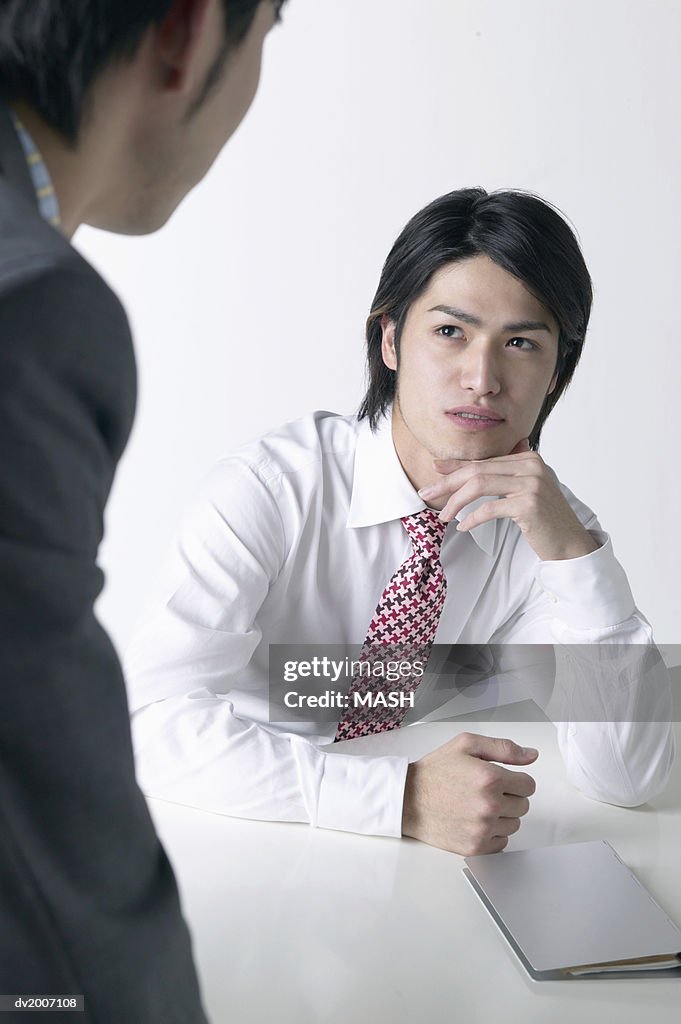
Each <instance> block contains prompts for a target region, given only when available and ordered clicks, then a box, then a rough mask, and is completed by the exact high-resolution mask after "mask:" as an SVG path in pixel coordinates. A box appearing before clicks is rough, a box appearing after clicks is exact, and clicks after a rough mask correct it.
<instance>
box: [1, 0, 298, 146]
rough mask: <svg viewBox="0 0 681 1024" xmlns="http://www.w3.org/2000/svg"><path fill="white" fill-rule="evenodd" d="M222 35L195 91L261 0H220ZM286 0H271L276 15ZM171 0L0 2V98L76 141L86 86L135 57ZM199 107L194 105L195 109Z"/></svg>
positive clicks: (211, 77) (217, 69)
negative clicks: (222, 41)
mask: <svg viewBox="0 0 681 1024" xmlns="http://www.w3.org/2000/svg"><path fill="white" fill-rule="evenodd" d="M222 2H223V5H224V8H225V18H226V25H227V38H226V40H225V44H224V47H223V49H222V51H221V52H220V54H219V55H218V57H217V58H216V60H215V65H214V67H213V68H211V70H210V71H209V73H208V76H207V83H206V84H204V88H203V90H202V92H201V96H200V97H199V101H202V100H203V99H205V97H206V95H207V94H208V92H209V91H210V89H211V88H212V86H213V85H214V84H215V82H216V81H217V80H218V78H219V76H220V73H221V71H222V68H223V66H224V64H225V61H226V58H227V56H228V54H229V52H230V51H231V50H232V49H234V48H236V47H238V45H239V44H240V43H241V42H242V41H243V39H244V38H245V36H246V35H247V34H248V30H249V28H250V27H251V23H252V21H253V18H254V16H255V13H256V10H257V9H258V7H259V5H260V2H261V0H222ZM284 2H285V0H272V3H274V5H275V7H276V10H277V16H279V12H280V10H281V8H282V6H283V4H284ZM172 6H173V0H133V2H131V0H0V96H2V98H3V99H4V100H5V101H7V102H12V101H13V100H23V101H24V102H26V103H28V104H29V105H30V106H31V107H33V109H34V110H35V111H36V112H37V113H38V114H40V115H41V117H42V118H43V119H44V120H45V121H47V123H48V124H50V125H51V126H52V127H53V128H55V129H56V130H57V131H58V132H61V134H62V135H63V136H64V137H65V138H66V139H68V140H69V141H70V142H72V143H75V142H76V141H77V139H78V132H79V129H80V126H81V124H82V121H83V113H84V107H85V103H86V100H87V97H88V92H89V89H90V86H91V85H92V83H93V82H94V80H95V78H96V77H97V75H98V74H99V73H100V72H101V71H102V70H103V69H104V67H105V66H106V65H108V64H110V63H111V62H113V61H115V60H126V59H131V58H132V57H134V55H135V53H136V52H137V49H138V47H139V45H140V43H141V42H142V38H143V36H144V34H145V32H146V31H147V29H148V28H149V27H150V26H151V25H158V24H160V23H161V22H162V21H163V19H164V18H165V16H166V15H167V14H168V12H169V11H170V10H171V8H172ZM198 105H200V102H199V103H194V104H193V109H196V107H197V106H198Z"/></svg>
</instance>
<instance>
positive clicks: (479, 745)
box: [459, 732, 539, 764]
mask: <svg viewBox="0 0 681 1024" xmlns="http://www.w3.org/2000/svg"><path fill="white" fill-rule="evenodd" d="M459 741H460V745H461V746H462V748H463V750H464V751H465V753H467V754H471V756H472V757H479V758H481V759H482V760H483V761H499V763H500V764H532V762H533V761H536V760H537V758H538V757H539V751H538V750H536V749H535V748H534V747H521V746H520V745H519V744H517V743H514V742H513V740H508V739H499V738H497V737H494V736H481V735H480V734H479V733H472V732H469V733H462V734H461V736H460V737H459Z"/></svg>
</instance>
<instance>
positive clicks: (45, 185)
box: [9, 110, 61, 228]
mask: <svg viewBox="0 0 681 1024" xmlns="http://www.w3.org/2000/svg"><path fill="white" fill-rule="evenodd" d="M9 113H10V116H11V118H12V122H13V124H14V127H15V129H16V133H17V135H18V137H19V142H20V143H21V148H22V149H23V151H24V156H25V157H26V163H27V164H28V170H29V173H30V175H31V180H32V182H33V188H34V189H35V194H36V199H37V200H38V208H39V210H40V213H41V214H42V216H43V217H44V218H45V220H46V221H47V222H48V224H51V225H52V227H55V228H58V227H59V226H60V225H61V218H60V216H59V203H58V201H57V196H56V193H55V191H54V185H53V184H52V179H51V178H50V172H49V171H48V169H47V165H46V163H45V161H44V160H43V158H42V154H41V153H40V150H39V149H38V147H37V146H36V144H35V142H34V141H33V139H32V138H31V136H30V135H29V133H28V131H27V130H26V128H25V127H24V125H23V124H22V122H21V120H20V119H19V117H18V116H17V114H15V112H14V111H13V110H10V112H9Z"/></svg>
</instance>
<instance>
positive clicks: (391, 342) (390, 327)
mask: <svg viewBox="0 0 681 1024" xmlns="http://www.w3.org/2000/svg"><path fill="white" fill-rule="evenodd" d="M381 331H382V333H383V337H382V339H381V355H382V356H383V362H384V363H385V365H386V366H387V367H388V369H389V370H396V369H397V351H396V349H395V321H394V320H389V319H388V317H387V316H383V317H381Z"/></svg>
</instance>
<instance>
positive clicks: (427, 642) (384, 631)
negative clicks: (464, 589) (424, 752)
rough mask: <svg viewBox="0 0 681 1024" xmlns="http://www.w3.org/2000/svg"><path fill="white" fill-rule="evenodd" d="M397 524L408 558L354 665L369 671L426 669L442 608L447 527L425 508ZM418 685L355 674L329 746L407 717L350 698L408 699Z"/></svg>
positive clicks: (412, 679) (401, 710)
mask: <svg viewBox="0 0 681 1024" xmlns="http://www.w3.org/2000/svg"><path fill="white" fill-rule="evenodd" d="M402 523H403V524H404V528H405V530H406V531H407V533H408V534H409V536H410V538H411V543H412V548H413V553H412V554H411V555H410V556H409V558H407V559H406V561H404V562H403V563H402V565H401V566H400V567H399V569H398V570H397V572H396V573H395V574H394V576H393V577H392V579H391V580H390V582H389V583H388V585H387V587H386V588H385V590H384V591H383V593H382V595H381V599H380V601H379V602H378V605H377V607H376V611H375V612H374V617H373V618H372V620H371V622H370V624H369V629H368V632H367V636H366V640H365V641H364V644H363V645H362V650H361V652H360V655H359V662H360V665H362V664H363V663H368V666H369V665H370V666H371V667H372V669H376V668H377V667H380V666H381V663H383V665H385V664H386V663H387V662H388V661H390V662H392V663H393V664H395V663H396V662H400V661H409V662H412V663H413V662H414V661H416V660H419V661H421V662H422V664H423V665H424V666H425V662H426V661H427V660H428V655H429V654H430V649H431V647H432V645H433V640H434V639H435V633H436V631H437V627H438V623H439V621H440V615H441V614H442V606H443V605H444V603H445V596H446V593H447V580H446V579H445V574H444V572H443V569H442V565H441V563H440V548H441V547H442V539H443V537H444V534H445V527H446V525H447V524H446V523H443V522H441V520H440V519H439V517H438V514H437V512H433V510H432V509H429V508H424V509H422V510H421V511H420V512H416V513H415V514H414V515H411V516H404V518H403V519H402ZM368 666H367V667H368ZM420 680H421V676H420V675H410V676H406V677H403V676H400V679H399V682H397V683H390V682H386V680H385V674H383V675H381V674H378V673H376V674H373V675H368V674H366V673H364V672H362V671H358V672H357V673H356V674H355V676H354V677H353V680H352V684H351V686H350V691H349V694H348V710H347V711H346V712H345V714H344V716H343V717H342V718H341V720H340V722H339V723H338V729H337V731H336V738H335V741H334V742H338V740H349V739H354V738H355V737H357V736H368V735H369V734H370V733H375V732H387V731H388V730H389V729H397V728H398V727H399V726H400V725H401V724H402V720H403V718H404V716H405V715H406V713H407V710H408V708H407V707H394V708H393V707H381V708H376V707H373V708H372V707H369V706H363V707H362V706H358V705H357V704H356V703H355V698H354V695H355V694H362V695H365V694H367V693H369V692H372V693H374V694H376V692H382V693H384V694H387V693H389V692H393V693H394V692H396V691H398V690H399V692H400V693H405V694H408V693H411V692H412V691H413V690H415V689H416V687H417V686H418V684H419V682H420ZM377 684H380V685H378V686H377Z"/></svg>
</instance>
